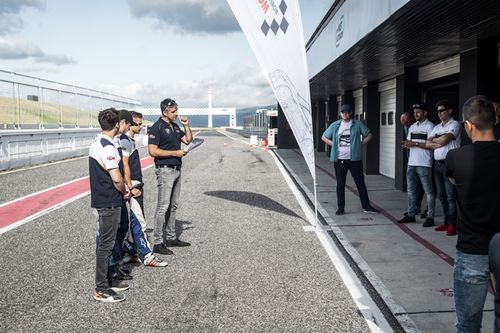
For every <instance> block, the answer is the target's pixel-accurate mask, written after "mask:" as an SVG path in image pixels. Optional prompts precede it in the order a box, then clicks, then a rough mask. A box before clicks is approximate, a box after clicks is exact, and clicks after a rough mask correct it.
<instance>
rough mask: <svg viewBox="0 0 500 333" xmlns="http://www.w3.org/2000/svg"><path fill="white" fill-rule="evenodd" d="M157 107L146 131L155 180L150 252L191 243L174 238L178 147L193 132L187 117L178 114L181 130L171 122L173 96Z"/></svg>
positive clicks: (181, 152)
mask: <svg viewBox="0 0 500 333" xmlns="http://www.w3.org/2000/svg"><path fill="white" fill-rule="evenodd" d="M160 109H161V117H160V119H158V120H157V121H156V122H155V123H154V124H153V126H151V128H150V130H149V133H148V137H149V141H148V150H149V155H151V156H152V157H154V160H155V166H156V180H157V182H158V202H157V206H156V212H155V222H154V233H153V243H154V246H153V252H154V253H159V254H173V252H172V251H171V250H170V249H168V246H189V245H191V244H189V243H188V242H183V241H181V240H179V239H178V238H177V234H176V229H175V213H176V211H177V206H178V202H179V195H180V191H181V167H182V157H183V156H185V155H186V154H187V151H185V150H184V149H181V142H182V143H184V144H189V143H190V142H191V141H192V140H193V135H192V134H191V129H190V128H189V120H188V118H187V117H181V124H182V126H183V127H184V131H183V130H181V129H180V127H179V125H177V124H176V123H175V120H176V119H177V115H178V114H177V112H178V108H177V103H176V102H175V101H174V100H173V99H170V98H167V99H165V100H163V101H162V102H161V103H160Z"/></svg>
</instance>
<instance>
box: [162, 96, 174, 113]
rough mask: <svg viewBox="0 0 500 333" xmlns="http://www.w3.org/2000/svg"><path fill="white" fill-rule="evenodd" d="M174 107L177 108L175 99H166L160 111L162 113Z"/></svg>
mask: <svg viewBox="0 0 500 333" xmlns="http://www.w3.org/2000/svg"><path fill="white" fill-rule="evenodd" d="M172 106H177V102H176V101H174V100H173V99H171V98H165V99H164V100H163V101H161V103H160V110H161V113H163V112H165V110H166V109H167V108H169V107H172Z"/></svg>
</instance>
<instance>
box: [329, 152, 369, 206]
mask: <svg viewBox="0 0 500 333" xmlns="http://www.w3.org/2000/svg"><path fill="white" fill-rule="evenodd" d="M333 165H334V167H335V177H336V178H337V206H338V208H339V209H344V207H345V183H346V178H347V171H348V170H349V171H350V172H351V176H352V178H354V183H355V184H356V187H357V188H358V193H359V199H360V200H361V206H362V207H363V208H368V207H370V200H369V199H368V191H367V190H366V185H365V178H364V175H363V162H362V161H351V160H338V161H337V162H335V163H334V164H333Z"/></svg>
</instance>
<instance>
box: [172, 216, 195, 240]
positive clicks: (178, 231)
mask: <svg viewBox="0 0 500 333" xmlns="http://www.w3.org/2000/svg"><path fill="white" fill-rule="evenodd" d="M191 224H193V222H191V221H182V220H175V236H176V237H177V238H180V237H181V235H182V232H183V231H184V230H188V229H192V228H194V227H189V225H191ZM186 225H188V226H187V227H186Z"/></svg>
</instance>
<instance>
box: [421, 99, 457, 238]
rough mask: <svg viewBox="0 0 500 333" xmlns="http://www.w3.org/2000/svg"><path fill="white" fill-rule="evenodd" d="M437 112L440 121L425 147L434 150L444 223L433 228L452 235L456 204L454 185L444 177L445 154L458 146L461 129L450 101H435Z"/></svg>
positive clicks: (454, 232)
mask: <svg viewBox="0 0 500 333" xmlns="http://www.w3.org/2000/svg"><path fill="white" fill-rule="evenodd" d="M436 108H437V113H438V116H439V119H440V120H441V123H440V124H438V125H437V126H436V127H434V129H433V130H432V132H431V134H430V136H429V139H428V140H427V141H426V142H425V148H427V149H433V150H434V160H435V163H434V179H435V181H436V188H437V197H438V198H439V201H440V202H441V206H442V207H443V212H444V223H442V224H440V225H439V226H438V227H437V228H436V229H435V230H436V231H446V235H448V236H453V235H456V234H457V231H456V219H457V212H456V205H455V186H453V184H452V183H451V182H450V180H449V179H448V177H446V165H445V160H446V155H448V152H449V151H450V150H453V149H457V148H460V142H461V135H460V134H461V131H462V128H461V126H460V123H459V122H458V121H456V120H455V119H453V117H452V113H453V105H452V104H451V102H450V101H446V100H443V101H439V102H437V103H436Z"/></svg>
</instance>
